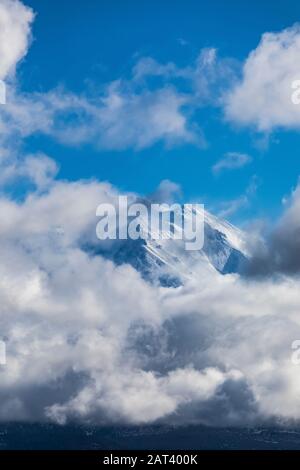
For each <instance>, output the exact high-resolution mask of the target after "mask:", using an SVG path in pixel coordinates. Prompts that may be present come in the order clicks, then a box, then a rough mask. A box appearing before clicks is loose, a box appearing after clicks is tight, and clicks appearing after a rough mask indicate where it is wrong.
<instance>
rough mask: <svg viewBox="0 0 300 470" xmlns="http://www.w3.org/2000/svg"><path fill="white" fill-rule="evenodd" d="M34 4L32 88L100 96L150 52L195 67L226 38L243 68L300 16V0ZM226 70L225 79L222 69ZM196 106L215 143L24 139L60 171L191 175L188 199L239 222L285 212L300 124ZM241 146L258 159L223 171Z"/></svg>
mask: <svg viewBox="0 0 300 470" xmlns="http://www.w3.org/2000/svg"><path fill="white" fill-rule="evenodd" d="M27 4H28V5H29V6H31V7H32V8H33V9H34V11H35V12H36V13H37V16H36V19H35V22H34V25H33V38H34V40H33V43H32V45H31V47H30V49H29V52H28V54H27V56H26V59H25V61H23V63H22V64H21V65H20V66H19V71H18V77H19V82H20V87H21V88H22V90H23V91H29V92H33V91H37V90H38V91H43V92H47V91H48V90H51V89H53V88H55V87H57V86H58V85H62V86H64V88H65V89H67V90H68V91H69V92H73V93H75V94H78V95H80V94H88V95H89V96H94V97H95V96H96V95H99V94H102V93H103V90H105V87H106V86H107V84H108V83H111V82H113V81H115V80H120V79H121V80H129V81H130V80H131V77H132V69H133V67H134V66H135V65H136V64H137V63H138V61H139V60H141V59H142V58H144V57H151V58H153V59H154V60H155V61H157V63H159V64H166V63H169V62H172V63H174V64H175V65H176V66H177V67H178V68H186V67H190V66H192V64H194V63H195V61H196V60H197V57H198V55H199V53H200V51H201V50H202V49H203V48H216V49H217V50H218V56H219V58H230V60H233V61H235V60H236V61H238V65H237V68H239V67H240V68H241V67H242V64H243V63H244V61H245V60H246V59H247V57H248V55H249V53H250V52H251V51H252V50H254V49H255V48H256V47H257V45H258V44H259V41H260V39H261V36H262V34H263V33H265V32H267V31H280V30H283V29H285V28H287V27H290V26H292V25H293V24H294V23H295V22H297V21H298V20H299V21H300V6H299V4H298V5H297V2H296V1H290V0H289V1H278V2H276V4H275V5H274V4H272V7H271V6H270V2H269V1H262V2H261V1H251V2H250V1H245V2H238V1H231V2H222V1H213V2H195V1H191V0H190V1H185V2H183V1H179V0H175V1H172V2H171V1H165V2H159V3H158V2H157V3H155V2H153V1H151V2H150V1H130V2H123V1H116V0H114V1H92V0H85V1H82V0H76V2H70V1H68V0H62V1H60V2H59V8H57V5H55V2H53V1H48V0H44V1H35V0H28V1H27ZM299 76H300V66H299ZM219 80H220V82H222V80H223V77H222V75H221V74H220V76H219ZM153 83H154V82H153ZM153 83H152V82H151V80H149V82H148V83H147V85H145V86H144V87H148V89H154V88H155V89H157V88H156V87H157V85H156V83H154V84H153ZM172 85H173V84H172ZM158 86H160V85H158ZM214 86H215V85H214ZM216 86H217V85H216ZM176 90H177V92H178V93H184V92H185V91H186V84H185V83H183V82H182V81H180V80H179V81H178V82H176ZM137 93H139V92H137ZM189 113H190V114H189V120H190V123H191V125H192V126H197V128H199V133H200V132H201V134H203V135H204V138H205V145H203V144H201V145H198V144H195V143H193V142H185V141H179V142H176V143H175V144H174V143H172V145H168V144H166V142H165V141H164V139H158V141H155V142H153V143H151V144H149V145H146V146H145V147H144V148H134V147H135V146H134V145H132V146H129V147H128V148H120V149H108V148H103V147H102V148H101V147H99V146H95V145H94V144H93V142H84V143H83V144H81V145H76V146H68V145H64V144H61V143H58V142H57V140H55V139H53V138H50V137H47V136H43V135H38V136H37V135H33V136H31V137H29V138H27V139H26V141H25V142H24V146H25V148H26V150H27V151H28V152H35V151H41V149H42V151H43V152H45V153H46V154H47V155H50V156H51V158H53V159H55V160H56V161H57V162H58V164H59V166H60V172H59V175H58V177H59V178H64V179H70V180H77V179H79V178H93V177H96V178H98V179H100V180H108V181H110V182H111V183H112V184H114V185H116V186H118V187H119V188H120V189H122V190H125V191H137V192H141V193H144V194H147V193H150V192H152V191H153V190H154V189H155V188H156V187H157V186H158V184H159V183H160V181H161V180H163V179H169V180H172V181H174V182H176V183H178V184H180V185H181V187H182V190H183V194H184V198H185V199H194V200H195V199H196V200H197V201H201V202H203V201H204V202H205V203H206V204H207V206H208V207H210V208H211V209H212V210H214V211H216V212H221V213H222V211H223V208H225V210H224V214H225V215H227V212H228V217H229V218H230V219H232V220H233V221H234V222H237V223H243V222H244V221H245V220H248V219H249V218H250V219H251V218H256V217H272V216H274V215H277V214H278V213H279V212H280V210H281V200H282V198H283V197H285V196H287V195H289V194H290V192H291V190H292V188H293V187H295V186H296V184H297V180H298V175H299V173H300V171H299V170H300V165H299V161H300V160H299V155H298V153H299V143H300V135H299V131H298V130H296V131H295V130H293V129H289V128H285V129H284V130H281V131H278V129H274V130H273V129H271V131H270V132H269V131H268V132H267V133H266V132H258V131H257V130H256V129H255V126H246V127H243V128H240V127H239V126H238V125H237V124H236V123H233V122H228V121H227V122H226V120H225V119H224V113H223V110H222V109H221V108H220V107H218V106H215V105H212V106H206V105H202V104H201V105H200V106H199V107H197V108H196V109H193V110H190V111H189ZM197 132H198V129H197V131H196V133H197ZM266 142H267V143H266ZM232 152H235V153H239V154H247V155H249V156H250V157H251V162H250V163H249V164H247V165H245V166H244V167H242V168H239V169H235V170H232V171H229V170H228V171H222V172H220V174H218V175H215V174H213V172H212V167H213V165H214V164H216V162H217V161H219V160H220V159H222V158H224V155H226V154H227V153H232ZM249 188H250V189H249ZM251 188H253V189H251ZM247 193H251V194H250V196H249V197H248V196H246V197H247V202H246V203H241V204H240V209H238V210H236V211H234V210H232V211H231V210H228V211H227V209H226V208H227V207H230V204H231V202H233V201H239V200H241V201H242V200H243V197H244V196H245V194H247ZM238 206H239V205H238Z"/></svg>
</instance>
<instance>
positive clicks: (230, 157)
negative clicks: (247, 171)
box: [212, 152, 252, 175]
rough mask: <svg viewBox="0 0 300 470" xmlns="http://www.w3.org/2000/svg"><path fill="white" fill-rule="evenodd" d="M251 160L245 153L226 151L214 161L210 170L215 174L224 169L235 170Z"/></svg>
mask: <svg viewBox="0 0 300 470" xmlns="http://www.w3.org/2000/svg"><path fill="white" fill-rule="evenodd" d="M251 161H252V157H250V155H248V154H246V153H239V152H228V153H226V154H225V155H224V157H223V158H221V159H220V160H218V161H217V163H215V165H214V166H213V167H212V171H213V173H214V174H215V175H216V174H219V173H221V172H222V171H224V170H236V169H238V168H243V167H244V166H245V165H248V164H249V163H251Z"/></svg>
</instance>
